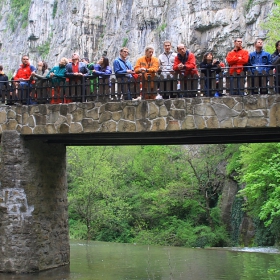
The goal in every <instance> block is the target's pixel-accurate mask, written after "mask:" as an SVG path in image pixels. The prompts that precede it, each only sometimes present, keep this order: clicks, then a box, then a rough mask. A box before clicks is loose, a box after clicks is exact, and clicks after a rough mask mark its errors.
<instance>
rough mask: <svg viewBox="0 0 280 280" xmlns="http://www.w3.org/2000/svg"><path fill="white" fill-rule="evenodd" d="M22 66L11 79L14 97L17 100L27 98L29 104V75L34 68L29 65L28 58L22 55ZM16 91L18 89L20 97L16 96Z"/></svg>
mask: <svg viewBox="0 0 280 280" xmlns="http://www.w3.org/2000/svg"><path fill="white" fill-rule="evenodd" d="M21 62H22V64H21V65H20V66H19V69H18V70H17V72H16V75H15V76H14V77H13V80H14V85H15V88H16V95H17V98H19V99H25V98H27V102H29V94H28V90H24V88H25V89H28V88H29V87H31V75H32V73H33V72H35V70H36V68H35V67H34V66H33V65H30V63H29V57H28V56H27V55H23V56H22V58H21ZM18 89H20V96H18Z"/></svg>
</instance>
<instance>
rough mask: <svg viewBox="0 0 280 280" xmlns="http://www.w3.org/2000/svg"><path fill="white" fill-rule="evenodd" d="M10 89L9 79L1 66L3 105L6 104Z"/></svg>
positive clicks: (0, 78)
mask: <svg viewBox="0 0 280 280" xmlns="http://www.w3.org/2000/svg"><path fill="white" fill-rule="evenodd" d="M8 89H9V82H8V77H7V75H6V74H5V73H4V71H3V66H2V65H0V93H1V101H2V103H4V102H5V95H6V94H5V93H7V92H8Z"/></svg>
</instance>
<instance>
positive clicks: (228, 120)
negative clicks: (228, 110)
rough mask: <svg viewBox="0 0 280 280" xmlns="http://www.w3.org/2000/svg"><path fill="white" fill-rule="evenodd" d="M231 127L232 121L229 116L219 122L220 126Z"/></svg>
mask: <svg viewBox="0 0 280 280" xmlns="http://www.w3.org/2000/svg"><path fill="white" fill-rule="evenodd" d="M232 127H233V121H232V119H230V118H228V119H225V120H222V121H221V122H220V128H232Z"/></svg>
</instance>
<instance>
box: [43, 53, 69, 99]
mask: <svg viewBox="0 0 280 280" xmlns="http://www.w3.org/2000/svg"><path fill="white" fill-rule="evenodd" d="M67 63H68V59H67V58H66V57H62V58H61V59H60V61H59V64H58V65H57V66H54V67H53V68H52V69H51V70H50V71H49V73H48V74H47V76H46V78H47V79H51V85H52V89H51V99H50V103H51V104H59V103H62V100H63V94H62V92H61V89H62V88H61V86H63V85H64V83H65V80H66V77H65V74H66V68H65V67H66V65H67Z"/></svg>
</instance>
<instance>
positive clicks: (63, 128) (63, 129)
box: [57, 123, 70, 134]
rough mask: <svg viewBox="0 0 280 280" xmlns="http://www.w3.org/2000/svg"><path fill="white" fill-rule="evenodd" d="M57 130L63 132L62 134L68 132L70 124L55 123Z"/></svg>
mask: <svg viewBox="0 0 280 280" xmlns="http://www.w3.org/2000/svg"><path fill="white" fill-rule="evenodd" d="M57 131H58V132H59V133H63V134H66V133H69V132H70V126H69V125H68V124H66V123H63V124H60V125H57Z"/></svg>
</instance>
